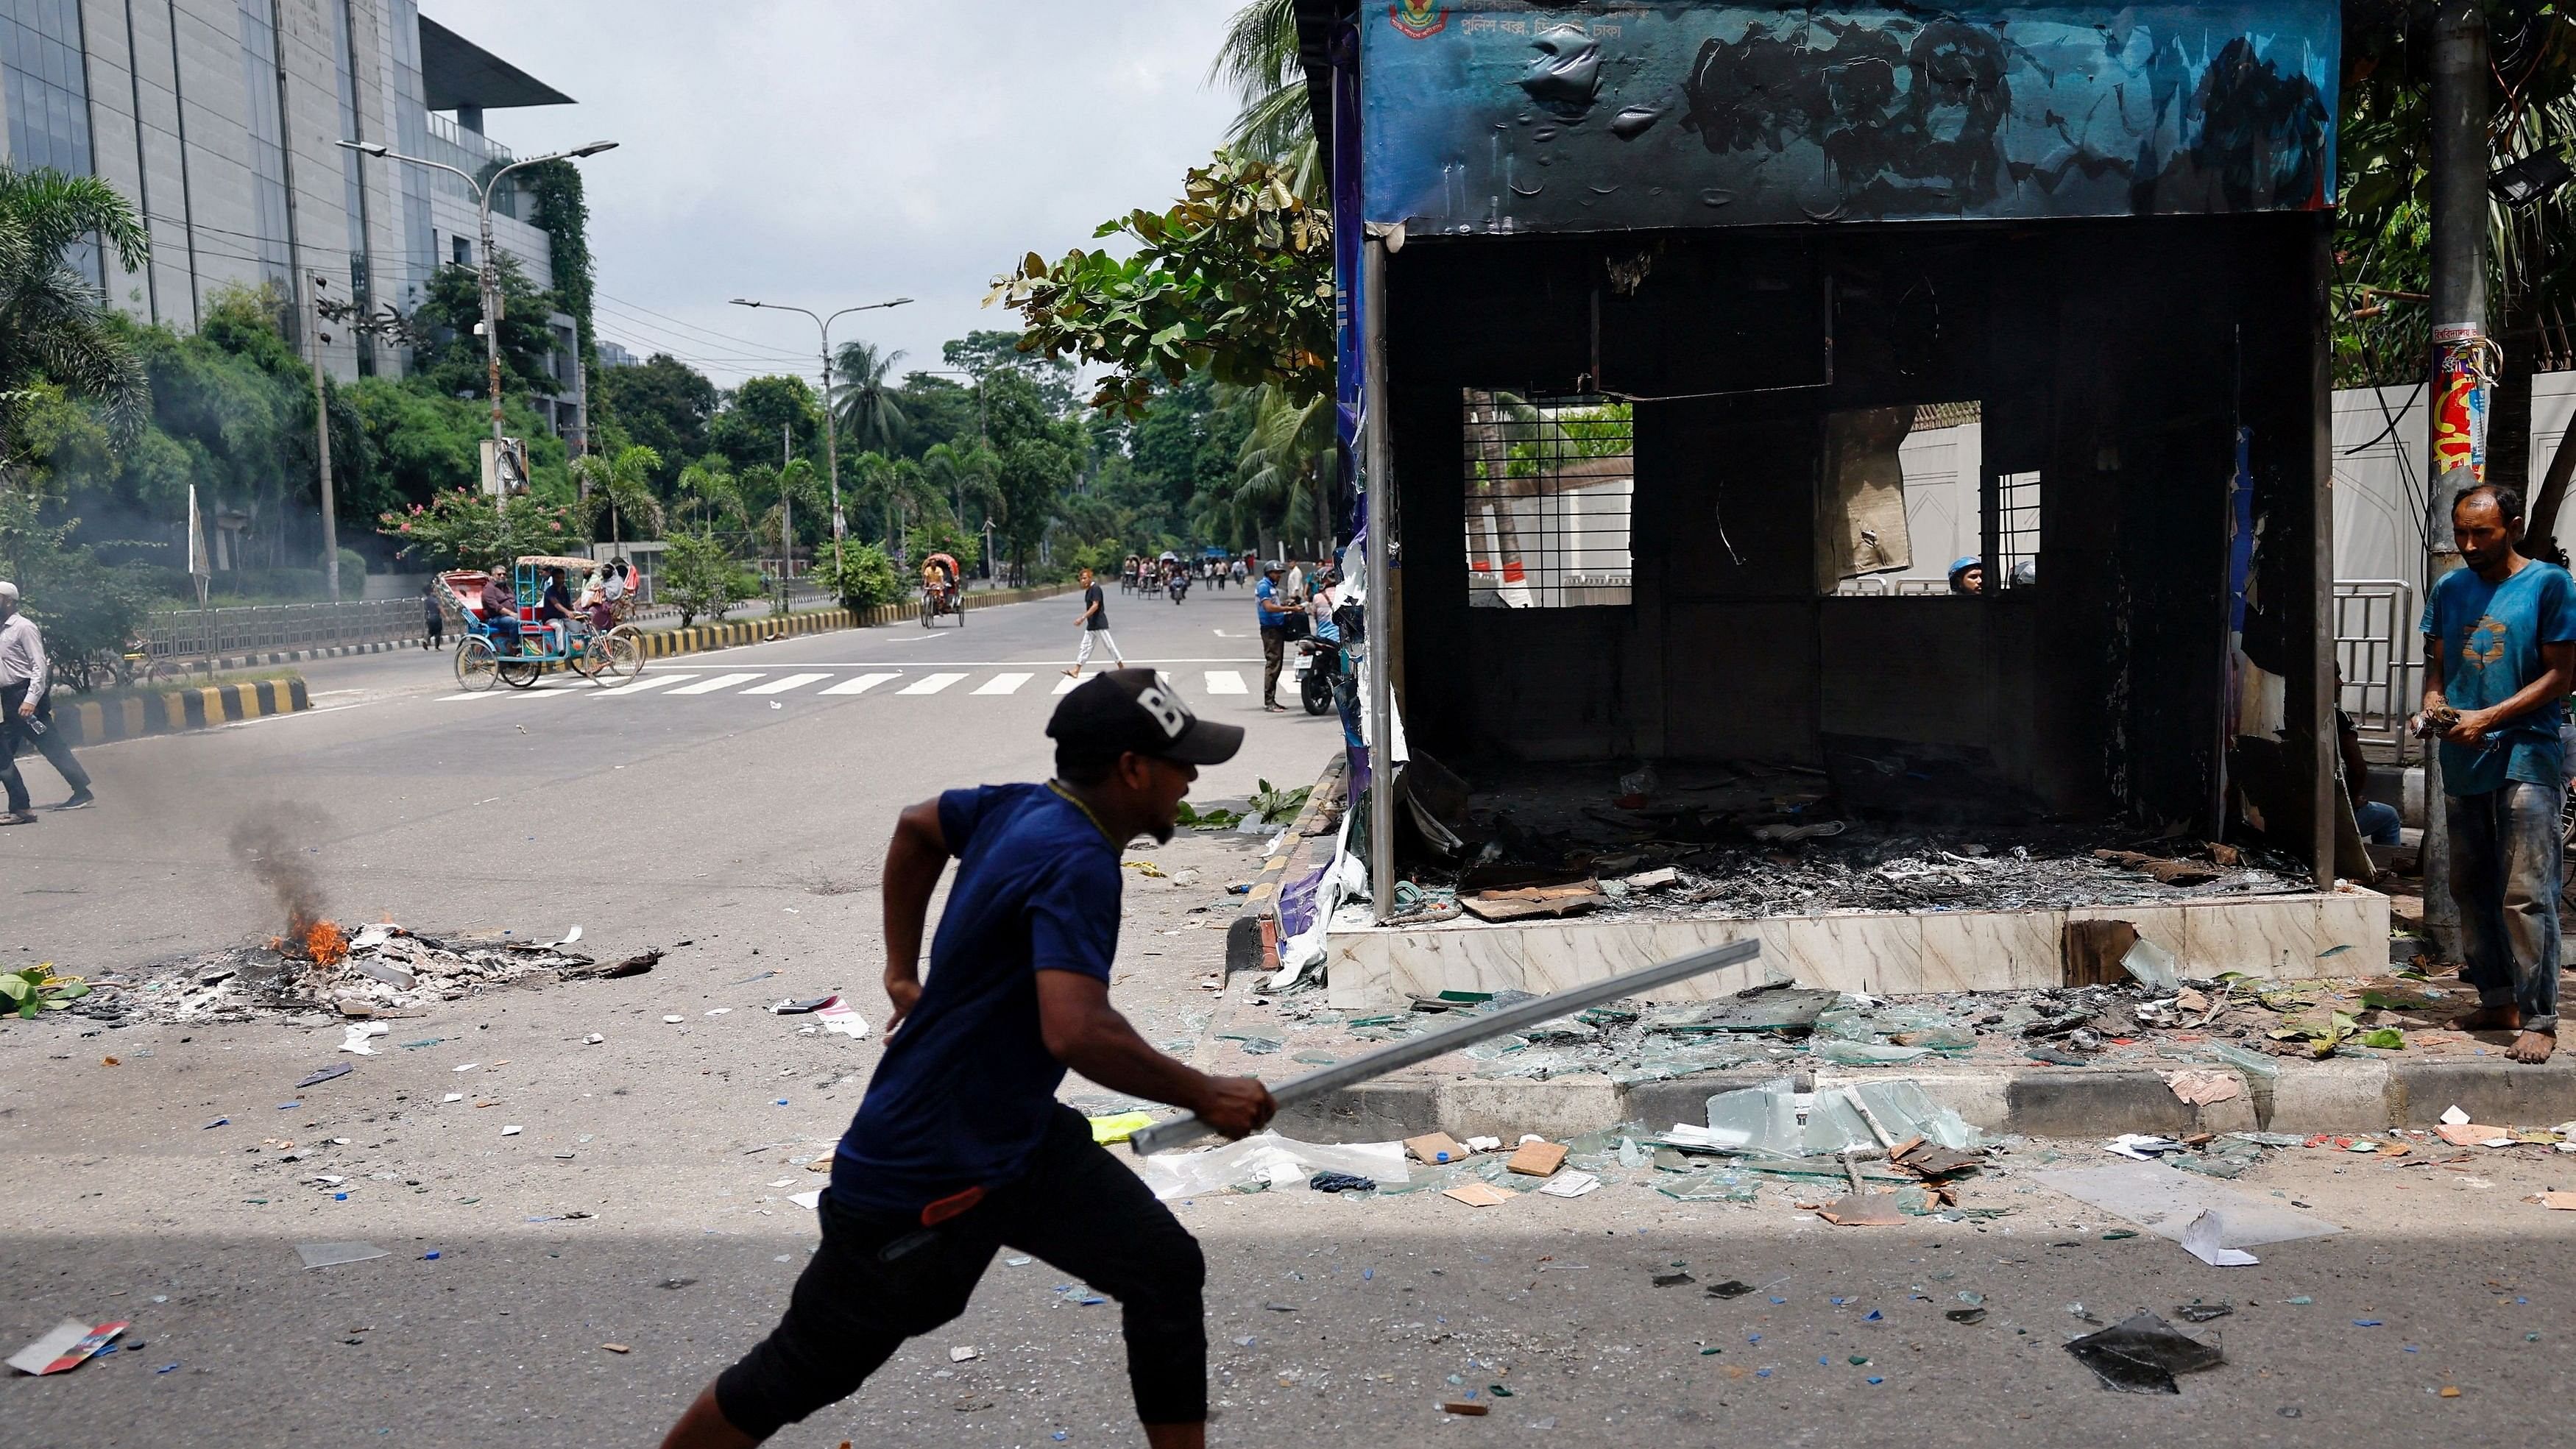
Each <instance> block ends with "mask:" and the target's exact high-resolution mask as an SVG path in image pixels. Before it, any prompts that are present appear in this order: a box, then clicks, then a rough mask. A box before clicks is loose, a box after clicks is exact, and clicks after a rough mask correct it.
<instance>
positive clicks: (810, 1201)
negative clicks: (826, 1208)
mask: <svg viewBox="0 0 2576 1449" xmlns="http://www.w3.org/2000/svg"><path fill="white" fill-rule="evenodd" d="M787 1200H788V1201H789V1202H792V1203H794V1204H796V1205H797V1206H798V1207H801V1208H806V1209H809V1210H810V1209H813V1208H817V1207H820V1206H822V1204H823V1190H822V1189H821V1188H819V1187H818V1188H816V1189H814V1190H813V1191H812V1192H792V1193H789V1194H788V1195H787Z"/></svg>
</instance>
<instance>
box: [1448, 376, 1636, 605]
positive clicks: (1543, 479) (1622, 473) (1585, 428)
mask: <svg viewBox="0 0 2576 1449" xmlns="http://www.w3.org/2000/svg"><path fill="white" fill-rule="evenodd" d="M1460 417H1461V420H1462V422H1463V425H1464V426H1463V428H1462V432H1463V434H1464V438H1465V449H1464V455H1465V456H1464V464H1465V468H1464V472H1465V480H1466V504H1467V507H1466V514H1467V519H1466V523H1467V588H1468V602H1469V603H1470V604H1472V605H1474V606H1476V607H1479V608H1499V609H1557V608H1576V607H1581V606H1585V605H1595V604H1625V603H1627V602H1628V601H1629V592H1630V578H1631V572H1632V568H1633V564H1632V558H1631V554H1630V552H1629V511H1630V504H1631V501H1632V499H1633V498H1634V496H1635V493H1636V462H1635V458H1636V420H1635V411H1634V409H1633V408H1632V407H1631V405H1629V404H1627V403H1623V402H1614V401H1612V400H1610V399H1607V398H1602V397H1591V396H1581V397H1530V396H1525V395H1523V394H1520V393H1511V392H1498V391H1489V390H1484V389H1477V388H1470V389H1468V390H1467V391H1466V393H1465V394H1464V396H1463V397H1462V399H1461V401H1460Z"/></svg>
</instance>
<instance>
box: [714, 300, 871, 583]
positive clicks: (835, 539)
mask: <svg viewBox="0 0 2576 1449" xmlns="http://www.w3.org/2000/svg"><path fill="white" fill-rule="evenodd" d="M727 300H729V301H730V302H731V303H732V304H733V305H734V306H737V307H752V308H761V307H765V308H767V309H769V310H770V311H772V312H803V313H804V314H805V315H806V316H808V317H811V318H813V319H814V331H815V333H816V335H817V336H819V337H821V338H822V342H823V472H824V475H825V476H826V477H828V478H830V479H831V482H832V569H833V572H834V573H835V574H836V575H837V574H838V573H839V571H840V568H841V534H842V531H843V525H842V519H841V449H840V443H839V441H838V439H836V438H835V437H834V436H833V426H832V324H833V323H835V322H838V321H840V320H841V319H842V318H844V317H847V316H849V315H850V314H851V313H853V312H874V311H877V310H878V309H880V308H885V307H901V306H904V305H906V304H907V303H909V302H911V301H912V299H911V298H910V297H897V298H895V299H894V300H893V301H891V302H866V303H862V304H860V305H859V306H856V307H844V308H842V309H841V310H840V311H838V312H835V313H833V314H832V315H831V316H829V317H824V316H819V315H817V314H815V313H813V312H809V311H806V309H805V308H802V307H790V306H788V305H787V304H786V303H784V302H755V301H753V300H752V299H750V298H749V297H733V298H728V299H727Z"/></svg>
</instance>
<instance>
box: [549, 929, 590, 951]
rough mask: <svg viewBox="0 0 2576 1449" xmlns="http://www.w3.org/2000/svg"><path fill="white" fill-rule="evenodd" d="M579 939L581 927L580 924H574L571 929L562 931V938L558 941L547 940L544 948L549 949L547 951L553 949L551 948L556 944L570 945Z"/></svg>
mask: <svg viewBox="0 0 2576 1449" xmlns="http://www.w3.org/2000/svg"><path fill="white" fill-rule="evenodd" d="M580 939H581V927H580V926H578V925H576V926H574V927H573V928H572V929H571V930H569V931H566V932H564V933H563V939H562V940H560V941H548V942H547V943H546V949H547V950H549V951H551V950H553V949H554V948H555V947H557V946H569V945H571V944H572V943H573V942H575V941H578V940H580Z"/></svg>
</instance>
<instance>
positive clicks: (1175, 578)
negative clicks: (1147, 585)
mask: <svg viewBox="0 0 2576 1449" xmlns="http://www.w3.org/2000/svg"><path fill="white" fill-rule="evenodd" d="M1163 591H1164V592H1165V593H1168V594H1170V595H1171V596H1172V602H1173V603H1175V604H1177V603H1179V602H1180V601H1181V600H1183V599H1185V598H1188V597H1189V593H1190V576H1189V575H1188V574H1174V575H1172V581H1171V582H1170V583H1168V584H1165V585H1164V586H1163Z"/></svg>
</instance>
